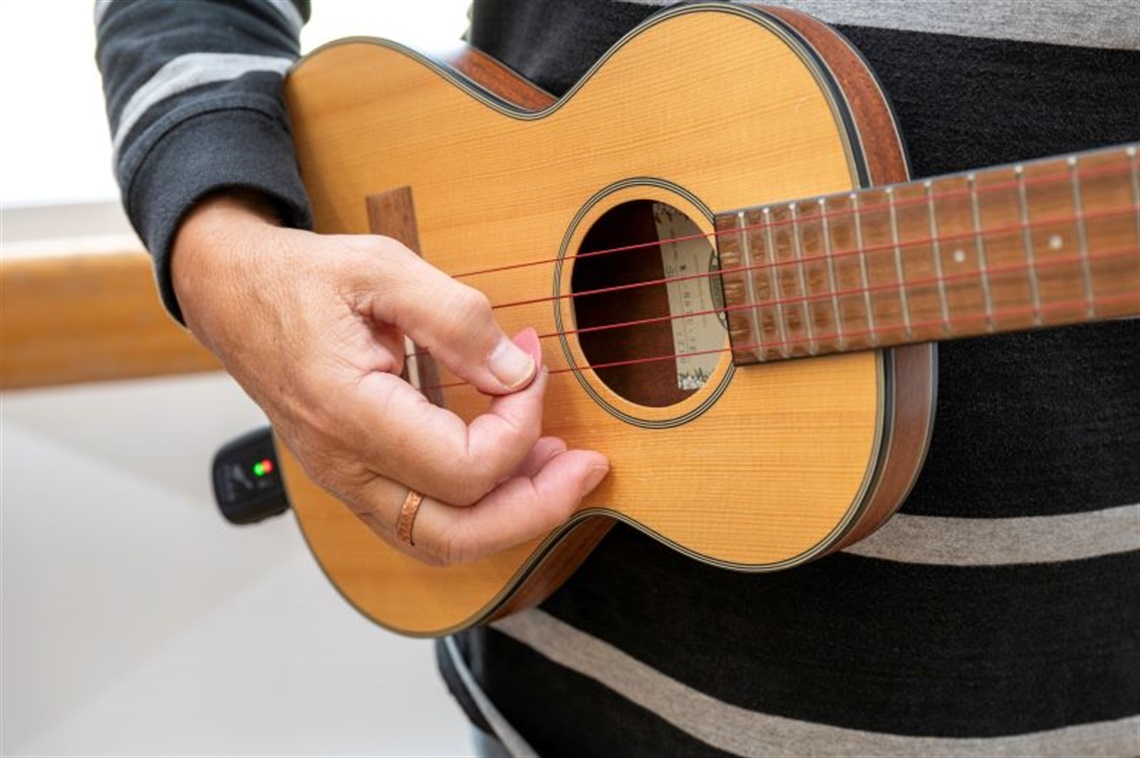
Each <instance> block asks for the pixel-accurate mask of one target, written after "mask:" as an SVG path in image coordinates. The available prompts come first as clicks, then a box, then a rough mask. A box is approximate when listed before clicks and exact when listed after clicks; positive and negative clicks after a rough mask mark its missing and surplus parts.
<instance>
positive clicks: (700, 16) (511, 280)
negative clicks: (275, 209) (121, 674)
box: [282, 6, 934, 635]
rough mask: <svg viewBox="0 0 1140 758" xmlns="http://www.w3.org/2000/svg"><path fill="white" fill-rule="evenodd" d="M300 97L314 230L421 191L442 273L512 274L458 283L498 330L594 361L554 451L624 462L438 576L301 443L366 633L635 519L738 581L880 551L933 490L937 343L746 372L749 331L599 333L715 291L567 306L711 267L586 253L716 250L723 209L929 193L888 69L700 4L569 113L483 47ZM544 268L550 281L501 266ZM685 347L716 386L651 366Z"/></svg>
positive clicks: (493, 601) (662, 18)
mask: <svg viewBox="0 0 1140 758" xmlns="http://www.w3.org/2000/svg"><path fill="white" fill-rule="evenodd" d="M452 66H455V68H453V67H452ZM461 72H462V73H461ZM286 97H287V103H288V106H289V110H290V114H291V118H292V123H293V129H294V135H295V142H296V146H297V151H298V155H299V160H300V163H301V171H302V175H303V177H304V180H305V182H306V184H307V186H308V189H309V192H310V195H311V198H312V202H313V208H314V214H315V223H316V229H317V230H318V231H320V232H326V233H334V232H335V233H360V234H363V233H368V232H369V231H370V226H369V218H368V214H367V212H366V207H365V198H366V197H367V196H369V195H373V194H375V193H380V192H385V191H388V190H393V189H397V188H401V187H410V188H411V190H412V197H413V198H414V209H415V217H416V228H417V231H418V236H419V242H420V249H421V252H422V255H423V256H424V257H425V259H427V260H428V261H429V262H430V263H432V264H433V265H435V266H437V267H438V268H440V269H442V270H444V271H446V272H448V273H450V274H452V275H466V274H468V273H469V272H475V271H479V270H485V269H492V268H494V269H501V270H497V271H496V272H494V273H492V274H487V275H473V276H464V277H463V279H462V280H463V281H464V282H465V283H467V284H470V285H472V286H475V287H477V288H479V289H481V290H482V291H483V292H485V293H486V294H487V296H488V297H489V298H490V300H491V302H492V304H496V305H501V306H502V305H507V306H509V307H501V308H499V309H498V310H497V311H496V316H497V318H498V319H499V321H500V323H501V324H502V326H503V327H504V329H506V331H507V332H508V333H513V332H514V331H517V330H519V329H522V328H524V327H526V326H534V327H535V328H537V330H538V332H539V334H540V335H545V334H551V335H553V334H555V333H558V334H561V335H562V336H560V337H558V336H552V337H550V338H548V339H544V340H543V346H544V355H545V360H546V363H547V365H548V366H549V367H550V368H551V369H552V371H555V372H557V371H558V370H559V369H564V368H572V369H574V370H573V371H568V372H564V373H555V375H553V376H552V377H551V382H550V385H549V389H548V393H547V403H546V410H545V417H544V418H545V427H544V432H545V433H547V434H552V435H557V436H560V437H562V438H564V439H565V440H566V441H567V443H568V444H569V445H570V446H572V447H576V446H580V447H589V448H594V449H598V450H601V451H603V452H604V453H605V454H606V455H607V456H609V458H610V460H611V463H612V470H611V474H610V475H609V477H608V478H607V479H606V480H605V481H604V482H603V484H602V485H601V486H600V487H599V488H598V489H597V490H596V491H595V492H594V493H592V494H591V496H590V497H589V498H588V499H587V501H586V502H585V503H583V505H582V507H581V509H580V511H579V512H578V513H577V514H576V516H575V517H574V518H573V519H572V520H571V521H570V523H568V524H566V525H565V526H564V527H562V528H560V529H559V530H557V531H556V532H554V533H552V534H550V535H548V536H546V537H545V538H542V539H539V540H536V541H534V542H532V543H529V544H525V545H520V546H518V547H516V548H513V549H511V550H508V551H506V552H504V553H501V554H499V555H497V556H494V557H493V558H490V559H487V560H484V561H480V562H477V563H473V564H465V565H453V566H448V567H432V566H426V565H423V564H421V563H419V562H416V561H414V560H412V559H410V558H407V557H406V556H404V555H403V554H401V553H399V552H397V551H395V550H394V549H392V548H390V547H389V546H388V545H387V544H386V543H385V542H383V541H382V540H381V539H380V538H379V537H378V536H377V535H376V534H374V533H373V532H372V531H371V530H370V529H369V527H368V526H366V525H365V524H364V523H363V522H362V521H361V520H360V519H358V518H357V517H356V516H355V515H354V514H353V513H351V512H350V511H349V510H348V509H347V508H345V507H344V506H343V505H341V504H340V503H338V502H337V501H335V500H334V499H333V498H332V497H331V496H329V495H327V494H326V493H324V492H323V491H321V490H320V489H319V488H317V487H316V486H315V485H313V484H312V483H311V482H309V481H308V480H307V479H306V478H305V477H304V474H303V472H302V470H301V468H300V466H299V465H298V464H297V463H296V461H295V460H293V459H292V458H291V457H290V456H289V455H288V454H287V452H286V451H282V455H283V472H284V475H285V478H286V482H287V486H288V489H289V492H290V499H291V500H292V502H293V503H294V508H295V511H296V514H297V517H298V519H299V521H300V523H301V526H302V529H303V531H304V534H305V537H306V539H307V541H308V544H309V546H310V548H311V549H312V551H313V552H314V553H315V554H316V556H317V558H318V559H319V561H320V563H321V565H322V567H323V568H324V570H325V572H326V573H327V575H328V576H329V578H330V579H331V580H332V581H333V582H334V583H335V584H336V586H337V587H338V588H339V589H340V591H341V592H342V593H343V594H344V595H345V597H346V598H347V599H348V600H349V601H350V602H351V603H352V604H353V605H355V606H356V607H357V608H358V609H359V610H360V611H361V612H363V613H364V614H365V615H366V616H368V617H369V618H371V619H373V620H375V621H377V622H378V623H380V624H382V625H384V626H387V627H389V628H392V629H394V630H396V631H399V632H402V633H405V634H411V635H440V634H446V633H450V632H453V631H456V630H458V629H462V628H464V627H467V626H470V625H472V624H476V623H480V622H485V621H487V620H490V619H492V618H495V617H497V616H500V615H503V614H505V613H508V612H511V611H513V610H517V609H519V608H522V607H526V606H527V605H532V604H534V603H536V602H539V601H541V600H542V599H543V598H545V597H546V596H547V595H549V594H550V593H551V592H552V591H553V590H554V589H556V588H557V587H558V585H559V584H560V583H561V582H562V581H563V580H564V579H565V578H566V577H567V576H569V574H570V572H571V571H572V570H573V569H574V568H575V567H576V566H577V565H578V563H580V562H581V560H582V559H583V558H584V557H585V556H586V555H587V554H588V552H589V550H590V549H591V548H592V547H593V546H594V544H596V543H597V541H598V540H599V539H600V538H601V537H602V536H603V535H604V533H605V531H606V530H607V529H608V528H609V526H610V525H611V524H612V523H613V522H614V521H615V520H621V521H625V522H627V523H629V524H632V525H634V526H635V527H637V528H640V529H642V530H644V531H646V532H647V533H649V534H651V535H652V536H654V537H655V538H657V539H659V540H661V541H662V542H664V543H666V544H668V545H670V546H672V547H674V548H676V549H678V550H681V551H682V552H684V553H686V554H688V555H691V556H692V557H693V558H695V559H699V560H703V561H707V562H710V563H713V564H716V565H720V566H724V567H727V568H733V569H738V570H746V571H768V570H774V569H779V568H784V567H788V566H792V565H795V564H798V563H802V562H804V561H807V560H811V559H813V558H817V557H819V556H821V555H824V554H826V553H828V552H831V551H834V550H836V549H838V548H840V547H842V546H843V545H845V544H850V542H852V541H854V540H856V539H858V538H860V537H862V536H865V535H866V534H867V533H869V532H870V531H871V530H873V529H874V528H876V527H877V526H878V525H879V524H880V523H882V522H883V521H884V520H885V519H886V518H887V517H888V516H889V515H890V514H891V513H892V512H893V510H894V509H895V508H896V507H897V505H898V504H899V502H901V500H902V498H903V497H904V496H905V494H906V492H907V491H908V490H909V488H910V486H911V484H912V483H913V480H914V477H915V476H916V474H917V471H918V469H919V467H920V465H921V462H922V458H923V456H924V454H925V450H926V444H927V440H928V437H929V431H930V426H931V423H932V417H931V414H932V409H933V394H934V373H933V365H934V364H933V348H932V347H931V346H926V345H923V346H917V347H906V348H900V349H896V350H893V351H878V352H874V351H871V352H862V353H853V354H846V355H837V356H828V357H821V358H814V359H810V360H794V361H785V362H781V363H777V364H773V365H767V366H735V365H734V364H733V362H732V355H731V353H730V352H729V351H728V349H727V348H728V346H729V344H728V342H729V341H728V333H727V331H726V330H725V329H724V328H723V327H720V328H716V327H717V325H716V324H714V325H713V327H710V326H709V324H708V323H707V322H706V323H704V324H703V325H702V326H701V327H700V329H699V330H698V331H699V332H700V333H699V334H695V335H694V334H689V333H683V332H677V331H676V330H675V329H674V328H673V327H672V326H671V322H669V321H667V320H660V321H659V323H654V324H650V325H648V326H647V327H645V328H643V329H622V328H612V329H606V328H602V329H598V330H597V331H594V332H589V331H587V332H580V331H579V332H576V331H575V330H576V329H582V328H583V326H584V325H599V324H600V325H601V326H602V327H605V326H606V325H613V324H620V323H622V322H624V321H632V320H635V319H638V318H644V317H646V316H648V317H649V318H653V314H659V313H662V312H664V313H666V314H668V315H672V316H676V315H677V314H678V308H680V307H681V306H679V305H677V302H679V301H680V300H679V299H684V298H686V297H690V296H696V295H702V296H703V295H708V296H710V297H712V298H713V299H714V300H715V297H716V294H715V292H713V291H712V290H714V289H715V288H710V287H709V286H708V284H707V281H708V277H700V278H698V279H695V280H693V281H700V282H702V284H700V285H698V286H695V287H689V288H688V289H686V288H685V287H684V286H681V287H677V288H676V289H673V288H671V287H669V288H667V287H666V286H665V285H664V284H661V285H654V286H645V287H632V288H629V289H624V290H620V293H621V294H620V296H617V297H614V296H609V297H607V296H601V297H595V298H593V299H591V298H590V297H587V296H581V297H578V298H574V297H571V295H577V294H579V293H582V292H596V291H597V290H599V289H607V288H610V287H615V286H616V287H622V286H624V285H628V284H629V283H630V282H634V283H636V282H639V281H640V282H648V281H653V280H654V279H655V278H661V277H662V272H665V273H666V275H669V273H670V272H671V268H670V265H672V264H677V263H678V261H679V262H680V265H681V270H684V267H685V265H689V264H692V265H696V266H697V268H700V267H701V266H702V265H703V266H705V267H706V268H707V266H708V265H710V264H709V260H711V259H712V257H713V251H712V248H711V247H709V245H710V243H707V242H700V241H698V243H697V244H698V245H700V244H703V245H706V248H707V249H706V248H700V247H697V248H693V249H688V251H687V252H685V251H682V252H678V251H677V250H674V249H673V248H671V247H670V246H669V245H667V244H665V243H661V244H660V245H651V246H649V248H648V249H647V248H646V247H645V246H642V247H640V248H635V249H633V250H630V251H628V252H620V253H615V254H610V255H597V256H592V257H591V256H587V257H585V258H582V259H579V258H578V255H579V254H580V253H581V252H583V251H591V250H605V249H610V248H617V247H623V246H637V245H639V244H642V243H643V242H644V240H645V239H646V237H645V235H644V231H645V227H646V226H649V227H653V225H654V223H657V224H658V231H660V229H661V226H660V225H661V224H664V225H665V226H668V227H669V228H670V229H672V230H673V231H672V234H673V235H674V236H680V235H681V234H682V233H684V232H686V231H693V232H694V233H695V234H696V235H711V234H712V233H713V231H714V228H713V218H712V216H713V214H714V213H717V212H724V211H728V210H731V209H735V208H741V207H746V206H751V205H756V204H761V203H771V202H775V201H778V200H782V199H788V198H798V197H806V196H812V195H819V194H823V193H830V192H839V191H844V190H848V189H852V188H856V187H859V186H869V185H871V184H883V183H887V182H897V181H901V180H904V179H906V178H907V176H906V163H905V158H904V156H903V152H902V148H901V143H900V140H899V138H898V136H897V133H896V131H895V126H894V123H893V121H892V118H891V114H890V111H889V108H888V106H887V104H886V102H885V99H884V98H883V96H882V94H881V93H880V92H879V90H878V89H877V87H876V84H875V80H874V78H873V76H871V75H870V74H869V72H868V71H867V70H866V68H865V66H864V64H863V63H862V61H861V60H860V59H859V57H858V56H857V55H856V54H855V53H854V52H853V51H852V50H851V48H850V47H849V46H848V45H847V44H846V42H845V41H844V40H842V38H840V37H838V36H837V35H835V33H834V32H832V31H831V30H829V29H828V28H827V27H825V26H824V25H822V24H820V23H818V22H816V21H814V20H812V19H809V18H808V17H806V16H803V15H800V14H796V13H792V12H790V11H759V10H754V9H748V8H741V7H723V6H689V7H686V8H682V9H679V10H676V11H672V12H668V13H665V14H662V15H659V16H656V17H654V18H653V19H651V20H650V21H648V22H646V24H644V25H643V26H641V27H639V28H638V29H637V30H635V31H634V32H633V33H631V34H630V35H629V36H627V37H626V38H625V39H624V40H623V41H622V42H621V43H619V44H618V45H617V46H615V48H614V49H613V50H612V51H611V52H610V53H609V54H608V55H607V56H606V57H605V58H604V59H603V60H602V61H601V62H600V63H599V64H598V65H597V66H596V67H595V68H594V69H593V70H592V71H591V72H590V73H589V74H588V75H587V76H586V77H585V78H584V79H583V80H582V82H581V83H580V84H579V85H578V86H576V87H575V88H574V89H573V90H572V91H571V92H570V93H569V94H567V95H566V96H565V97H564V98H562V99H560V100H557V101H555V100H554V99H553V98H551V97H550V96H549V95H547V94H545V93H543V92H542V91H540V90H538V89H537V88H535V87H533V86H532V85H530V84H529V83H527V82H525V81H524V80H522V79H520V78H519V77H517V76H516V75H514V74H512V73H511V72H509V71H507V70H506V69H505V68H503V67H501V66H499V65H498V64H496V63H495V62H494V61H491V60H490V59H488V58H486V57H485V56H482V55H481V54H478V53H475V52H474V51H464V52H463V53H461V54H460V55H459V56H457V57H456V58H455V59H454V60H453V61H452V63H451V64H450V65H447V64H443V63H440V62H437V61H434V60H431V59H428V58H426V57H423V56H421V55H419V54H417V53H414V52H412V51H410V50H408V49H406V48H402V47H399V46H396V45H393V44H391V43H387V42H381V41H378V40H349V41H345V42H341V43H336V44H334V45H331V46H328V47H325V48H322V49H321V50H319V51H317V52H316V53H314V54H313V55H311V56H309V57H308V58H306V59H304V60H303V61H302V62H301V63H300V64H299V65H298V66H297V67H296V69H295V70H294V71H293V72H292V73H291V74H290V76H289V78H288V80H287V83H286ZM662 209H665V211H663V210H662ZM639 235H641V236H639ZM659 236H660V239H666V237H665V236H664V234H661V235H659ZM651 237H652V235H650V238H651ZM666 248H669V249H666ZM694 250H695V252H694ZM669 255H672V256H673V257H672V258H669V259H668V260H666V258H668V256H669ZM686 256H687V257H686ZM530 261H546V262H545V263H539V264H536V265H529V266H518V267H515V268H503V267H508V266H512V265H516V264H519V263H526V262H530ZM603 261H604V262H603ZM702 270H704V269H702ZM594 300H597V301H598V302H597V303H594V302H593V301H594ZM520 301H529V302H527V304H525V305H519V306H514V305H510V304H513V303H518V302H520ZM675 301H677V302H675ZM684 312H686V313H689V312H692V311H684ZM686 340H688V341H690V342H691V341H693V340H696V345H695V346H696V347H698V348H701V350H700V351H698V352H703V353H705V358H704V359H703V361H704V362H703V364H702V366H701V367H700V371H699V373H700V377H701V381H699V382H698V383H697V384H698V386H696V387H695V389H694V387H693V385H692V384H690V385H689V386H687V387H684V386H682V385H683V384H684V382H683V381H681V379H682V374H683V373H684V372H683V371H682V366H681V363H680V361H677V362H675V361H672V360H668V361H650V362H644V363H633V364H632V365H630V364H629V363H628V362H629V361H636V359H637V358H639V357H642V356H647V355H648V356H653V355H660V354H668V353H672V352H673V351H674V348H680V347H681V344H682V343H683V342H685V341H686ZM614 364H626V365H619V366H614ZM452 381H453V380H452V377H450V376H449V375H448V374H447V373H446V372H441V376H440V383H442V384H444V385H449V384H450V383H451V382H452ZM438 392H439V394H440V395H441V397H440V400H441V402H442V403H443V405H445V406H446V407H447V408H448V409H450V410H452V411H454V412H455V413H457V414H459V415H460V416H463V417H465V418H471V417H473V416H475V415H476V414H478V413H479V412H481V411H482V410H483V409H484V408H485V407H486V403H487V400H486V398H485V397H483V396H481V395H479V394H478V393H477V392H475V391H473V390H472V389H471V388H469V387H465V386H444V387H443V388H442V389H441V390H439V391H438Z"/></svg>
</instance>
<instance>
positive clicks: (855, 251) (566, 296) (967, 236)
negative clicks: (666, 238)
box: [491, 204, 1140, 310]
mask: <svg viewBox="0 0 1140 758" xmlns="http://www.w3.org/2000/svg"><path fill="white" fill-rule="evenodd" d="M1138 211H1140V206H1136V205H1131V204H1130V205H1128V206H1127V207H1122V208H1111V209H1108V210H1105V211H1098V212H1096V213H1082V214H1081V216H1080V218H1081V219H1083V220H1084V221H1085V223H1086V224H1087V223H1088V222H1089V221H1101V220H1104V219H1106V218H1113V217H1115V216H1129V217H1131V216H1132V214H1133V213H1136V212H1138ZM1076 220H1077V215H1076V214H1073V215H1069V216H1054V217H1051V218H1046V219H1039V220H1036V221H1031V222H1029V223H1028V224H1026V223H1024V222H1021V221H1018V222H1016V223H1013V224H1009V225H1006V226H997V227H993V228H991V229H987V230H985V231H983V232H981V233H980V234H981V236H982V237H983V239H984V238H986V237H993V236H996V235H1001V234H1011V233H1016V232H1024V231H1025V230H1029V231H1035V230H1037V231H1039V230H1041V229H1042V228H1045V227H1050V226H1060V225H1065V224H1071V223H1074V222H1075V221H1076ZM735 231H736V230H734V233H735ZM978 235H979V232H976V231H974V230H970V231H966V232H959V233H955V234H942V235H938V236H937V237H922V238H919V239H917V240H910V241H907V242H900V243H899V244H897V245H896V244H895V243H894V242H893V241H892V242H887V243H883V244H881V245H868V246H864V247H861V248H860V247H855V248H852V249H851V250H844V251H842V252H834V251H833V252H832V253H831V254H830V255H828V254H827V253H820V254H819V255H810V256H804V257H803V258H795V259H789V260H781V261H773V262H764V263H754V264H752V265H749V266H731V267H729V268H724V269H717V270H714V271H707V272H703V273H699V274H683V275H680V276H671V277H664V278H660V279H650V280H646V281H642V282H630V283H628V284H616V285H613V286H610V287H599V288H598V289H592V290H584V291H582V292H565V293H562V294H559V295H547V296H544V297H536V298H529V299H526V300H514V301H511V302H507V303H495V304H492V306H491V307H492V309H493V310H505V309H507V308H517V307H521V306H524V305H539V304H542V303H551V302H556V301H558V300H573V299H576V298H582V297H589V296H591V295H607V294H613V293H616V292H626V291H629V290H636V289H642V288H645V287H658V286H660V285H662V284H671V283H674V282H683V281H692V280H696V279H709V278H712V277H717V276H720V277H723V276H725V275H727V274H737V273H742V272H745V271H762V270H764V269H767V268H772V269H776V270H777V271H778V270H779V268H780V267H781V266H785V267H786V266H799V265H800V264H801V263H815V262H818V261H827V260H828V259H831V260H838V259H842V258H848V257H852V256H860V255H862V256H866V255H874V254H876V253H883V252H891V253H893V252H894V251H895V249H896V248H897V249H899V250H903V249H905V248H908V247H922V246H927V245H932V244H933V243H935V242H938V243H943V242H953V241H958V240H974V239H976V238H977V237H978ZM979 270H980V269H979ZM987 270H988V269H987Z"/></svg>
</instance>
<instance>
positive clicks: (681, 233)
mask: <svg viewBox="0 0 1140 758" xmlns="http://www.w3.org/2000/svg"><path fill="white" fill-rule="evenodd" d="M607 251H612V252H607ZM586 253H597V254H595V255H586V256H585V257H578V258H577V259H576V260H575V263H574V271H573V274H572V276H571V279H570V286H571V289H572V291H573V292H574V318H575V321H576V325H577V329H578V330H579V332H578V341H579V344H580V345H581V347H582V352H583V353H584V354H585V356H586V359H587V360H588V361H589V363H590V365H591V367H593V369H594V371H595V373H596V374H597V375H598V378H600V379H601V380H602V381H603V382H604V383H605V384H606V386H607V387H609V388H610V389H611V390H613V391H614V392H616V393H617V394H619V395H621V396H622V397H623V398H625V399H626V400H629V401H631V402H634V403H637V404H639V405H645V406H650V407H657V408H661V407H665V406H669V405H674V404H676V403H679V402H681V401H682V400H684V399H685V398H688V397H689V396H691V395H692V394H693V393H695V392H697V391H698V390H700V389H701V387H703V386H704V384H705V383H706V382H707V381H708V380H709V378H710V376H711V374H712V371H713V369H714V368H715V367H716V364H717V362H718V361H719V360H720V357H721V351H722V350H723V349H724V348H725V347H726V344H727V338H726V332H725V330H724V326H723V323H722V321H721V313H720V311H722V310H723V305H722V304H721V303H722V302H723V300H722V297H721V293H720V282H719V278H718V277H716V276H714V275H711V274H715V271H716V261H715V256H714V253H713V248H712V246H711V244H710V243H709V241H708V239H707V238H706V237H705V236H703V235H702V233H701V230H700V228H699V227H698V226H697V225H696V224H695V223H693V220H692V219H690V218H689V217H688V216H686V215H685V214H684V213H682V212H681V211H679V210H677V209H676V208H674V207H673V206H671V205H668V204H666V203H661V202H657V201H652V200H634V201H631V202H626V203H622V204H620V205H617V206H614V207H613V208H611V209H610V210H608V211H606V212H605V213H604V214H603V215H602V216H601V217H600V218H599V219H598V220H597V222H596V223H595V224H594V225H593V226H592V227H590V229H589V231H588V232H587V233H586V235H585V238H584V239H583V240H582V244H581V246H580V248H579V250H578V254H579V256H583V255H584V254H586ZM710 272H711V274H710Z"/></svg>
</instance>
